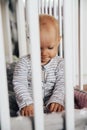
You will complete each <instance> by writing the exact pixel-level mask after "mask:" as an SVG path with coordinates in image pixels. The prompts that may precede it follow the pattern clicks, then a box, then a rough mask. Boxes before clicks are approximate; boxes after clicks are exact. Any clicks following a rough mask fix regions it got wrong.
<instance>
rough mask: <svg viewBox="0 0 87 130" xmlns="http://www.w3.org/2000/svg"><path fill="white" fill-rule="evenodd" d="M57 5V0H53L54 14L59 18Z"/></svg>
mask: <svg viewBox="0 0 87 130" xmlns="http://www.w3.org/2000/svg"><path fill="white" fill-rule="evenodd" d="M57 5H58V2H57V0H53V15H54V17H55V18H57Z"/></svg>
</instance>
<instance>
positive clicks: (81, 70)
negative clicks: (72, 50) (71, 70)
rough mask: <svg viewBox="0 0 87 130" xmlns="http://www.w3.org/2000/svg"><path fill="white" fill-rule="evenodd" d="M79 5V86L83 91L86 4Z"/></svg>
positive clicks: (81, 2) (80, 3)
mask: <svg viewBox="0 0 87 130" xmlns="http://www.w3.org/2000/svg"><path fill="white" fill-rule="evenodd" d="M78 3H79V16H78V17H79V20H78V21H79V30H78V33H79V48H78V49H79V86H80V89H81V90H83V43H84V39H83V38H84V36H83V35H84V33H83V16H84V11H83V10H84V2H83V1H82V0H80V1H78Z"/></svg>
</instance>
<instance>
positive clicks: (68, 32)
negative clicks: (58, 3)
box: [63, 0, 75, 130]
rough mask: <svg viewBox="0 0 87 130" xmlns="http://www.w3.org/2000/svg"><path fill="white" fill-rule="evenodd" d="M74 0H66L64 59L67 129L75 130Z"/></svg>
mask: <svg viewBox="0 0 87 130" xmlns="http://www.w3.org/2000/svg"><path fill="white" fill-rule="evenodd" d="M72 5H73V1H71V0H64V12H63V13H64V56H65V57H64V59H65V87H66V88H65V89H66V94H65V106H66V108H65V109H66V130H75V122H74V92H73V67H72V58H73V56H72V54H73V50H72V44H73V28H72V27H73V19H72V16H73V15H72V14H73V6H72Z"/></svg>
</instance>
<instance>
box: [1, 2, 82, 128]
mask: <svg viewBox="0 0 87 130" xmlns="http://www.w3.org/2000/svg"><path fill="white" fill-rule="evenodd" d="M60 1H61V0H59V3H58V4H59V11H58V12H59V21H60V29H61V28H62V24H61V20H62V18H61V8H60V7H61V2H60ZM38 2H39V9H38ZM40 2H41V1H40V0H39V1H33V0H26V7H27V14H26V16H27V21H28V24H29V28H30V37H31V39H30V41H31V55H32V68H33V75H32V77H33V92H34V101H35V130H44V118H43V108H42V105H39V108H38V109H37V106H38V104H42V98H41V97H42V95H41V91H42V90H41V72H40V46H39V44H38V43H39V42H40V41H39V27H38V13H46V14H47V13H48V12H47V11H48V10H47V7H48V5H49V14H50V15H52V3H51V2H50V1H49V3H48V4H46V0H45V1H43V0H42V4H41V3H40ZM67 3H68V4H67ZM78 3H79V4H78ZM75 4H76V3H75V0H73V1H71V0H64V11H63V13H64V58H65V86H66V98H65V101H66V130H74V129H75V122H74V100H73V99H74V97H73V86H74V82H73V81H75V79H74V78H73V77H74V72H75V67H74V69H73V67H72V65H75V64H74V63H73V62H72V59H74V58H75V57H74V55H73V51H72V48H73V43H74V41H75V40H76V38H75V37H74V36H73V34H74V33H75V30H74V29H75V25H74V24H75V23H74V20H73V19H74V18H75V17H76V16H74V14H75V13H74V6H75ZM77 4H78V5H79V7H81V8H80V9H79V10H78V13H79V12H80V14H79V16H80V17H79V18H80V19H79V20H80V23H79V25H78V29H79V28H80V30H79V32H80V33H79V35H78V39H79V40H78V42H79V45H80V46H79V63H80V64H79V65H80V66H79V85H80V88H81V89H83V80H82V73H83V70H82V68H83V65H82V63H83V62H82V60H83V56H82V54H83V52H82V50H83V46H82V41H83V35H82V33H81V32H82V31H81V30H82V24H83V23H82V22H83V21H82V15H83V12H82V8H83V6H84V5H83V2H82V0H78V2H77ZM3 5H4V6H3ZM7 5H8V1H5V0H4V1H3V0H0V35H1V36H0V41H1V44H0V48H1V49H0V63H1V64H0V70H1V71H0V72H2V73H0V77H1V80H0V89H1V91H0V121H1V130H10V129H11V128H10V117H9V105H8V94H7V92H8V91H7V87H6V86H7V79H6V70H5V69H6V66H5V50H4V46H5V45H6V43H5V41H4V39H5V40H7V41H8V42H9V46H8V50H9V62H10V63H11V62H12V61H13V59H12V49H11V48H12V46H11V36H10V29H9V19H8V9H7ZM55 5H56V2H55V0H54V1H53V7H54V16H55V17H56V18H57V14H56V6H55ZM72 5H73V6H72ZM23 6H24V5H23V1H21V2H20V0H17V6H16V7H17V23H18V39H19V52H20V57H21V56H23V55H25V54H27V53H28V52H29V50H27V43H26V34H25V18H24V12H23V9H24V7H23ZM32 7H33V8H34V9H33V10H32ZM44 7H45V9H44ZM3 10H5V12H3ZM6 10H7V12H6ZM32 14H33V15H32ZM67 14H68V15H67ZM3 16H6V19H7V23H6V24H5V23H3V21H4V20H3ZM21 16H22V17H21ZM30 18H31V19H30ZM20 21H22V22H20ZM32 21H35V22H36V25H37V26H36V28H33V22H32ZM73 23H74V24H73ZM4 26H6V28H7V30H8V32H7V33H8V36H7V37H6V35H4V33H5V29H4ZM73 27H74V29H73ZM21 28H22V30H21ZM32 30H34V31H33V32H32ZM22 32H24V33H22ZM37 32H38V33H37ZM60 33H61V35H62V33H63V32H62V29H61V32H60ZM34 34H37V35H36V37H35V38H34V39H33V36H34ZM67 34H68V35H67ZM71 39H72V40H71ZM35 42H36V44H37V50H36V53H37V56H36V55H35V54H34V53H33V52H34V50H35V49H36V48H35V46H34V45H33V43H35ZM70 43H71V44H70ZM67 46H68V48H69V49H67ZM61 50H62V41H61V46H60V52H61V53H60V56H61V57H62V56H63V54H62V53H63V52H62V51H61ZM37 57H38V60H37V61H38V62H37V63H36V62H35V63H34V61H36V60H35V59H37ZM67 59H68V61H69V64H68V62H67ZM34 65H35V66H34ZM37 73H38V81H39V82H37V80H36V78H35V77H37V75H36V74H37ZM70 74H71V75H70ZM69 75H70V76H69ZM37 83H38V84H37ZM36 84H37V85H38V89H36ZM38 92H39V96H38ZM2 97H3V99H2ZM69 97H70V98H69ZM69 99H71V100H69ZM3 102H4V107H3ZM37 113H39V114H37ZM70 113H71V114H70ZM3 115H4V117H3ZM68 119H69V120H68ZM5 120H6V124H5V125H4V121H5ZM39 124H40V125H39Z"/></svg>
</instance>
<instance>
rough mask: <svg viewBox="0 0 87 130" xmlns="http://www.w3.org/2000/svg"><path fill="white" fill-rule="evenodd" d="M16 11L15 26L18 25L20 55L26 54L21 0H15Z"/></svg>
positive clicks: (22, 3)
mask: <svg viewBox="0 0 87 130" xmlns="http://www.w3.org/2000/svg"><path fill="white" fill-rule="evenodd" d="M16 11H17V12H16V13H17V27H18V43H19V56H20V57H22V56H24V55H26V54H27V43H26V33H25V15H24V2H23V0H21V1H20V0H17V2H16Z"/></svg>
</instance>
